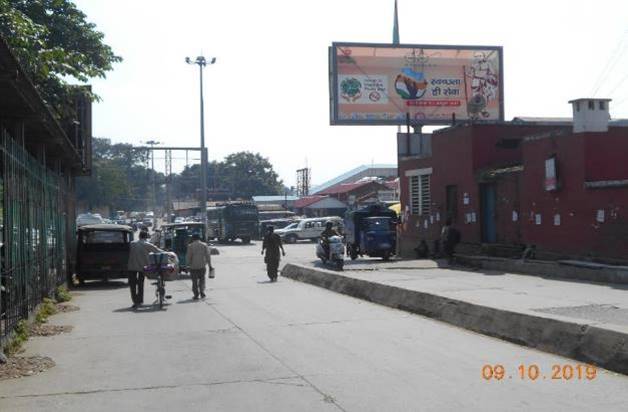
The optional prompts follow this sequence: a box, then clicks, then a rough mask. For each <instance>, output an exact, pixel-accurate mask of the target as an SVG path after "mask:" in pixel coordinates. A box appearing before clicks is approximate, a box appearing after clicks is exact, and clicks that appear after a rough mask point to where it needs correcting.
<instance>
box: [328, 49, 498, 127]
mask: <svg viewBox="0 0 628 412" xmlns="http://www.w3.org/2000/svg"><path fill="white" fill-rule="evenodd" d="M329 66H330V67H329V74H330V83H329V87H330V102H331V106H330V122H331V124H332V125H403V124H406V116H408V115H409V116H410V122H411V123H412V124H421V125H431V124H433V125H439V124H450V123H451V122H452V119H453V118H454V117H455V119H456V120H502V121H503V120H504V98H503V96H504V87H503V54H502V48H501V47H491V46H437V45H392V44H370V43H369V44H367V43H333V44H332V46H331V47H330V48H329Z"/></svg>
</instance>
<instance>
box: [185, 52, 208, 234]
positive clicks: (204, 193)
mask: <svg viewBox="0 0 628 412" xmlns="http://www.w3.org/2000/svg"><path fill="white" fill-rule="evenodd" d="M185 62H186V63H187V64H196V65H198V69H199V75H200V79H201V82H200V94H201V213H202V218H203V223H204V224H205V230H207V150H205V103H204V102H203V69H204V68H205V66H207V65H208V64H214V63H216V58H215V57H211V58H210V59H209V61H208V60H207V59H206V58H205V57H204V56H197V57H196V58H195V59H194V60H192V59H191V58H189V57H186V58H185Z"/></svg>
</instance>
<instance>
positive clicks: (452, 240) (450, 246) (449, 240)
mask: <svg viewBox="0 0 628 412" xmlns="http://www.w3.org/2000/svg"><path fill="white" fill-rule="evenodd" d="M441 242H442V244H443V252H445V256H446V257H447V262H448V263H451V262H452V261H453V257H454V251H455V249H456V245H457V244H458V243H460V232H459V231H458V229H456V228H455V227H453V225H452V221H451V218H447V220H446V221H445V226H443V229H442V230H441Z"/></svg>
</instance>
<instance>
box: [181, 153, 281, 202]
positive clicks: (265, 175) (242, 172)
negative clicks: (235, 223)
mask: <svg viewBox="0 0 628 412" xmlns="http://www.w3.org/2000/svg"><path fill="white" fill-rule="evenodd" d="M207 169H208V171H207V176H208V181H207V186H208V188H209V190H210V191H211V190H226V191H228V192H229V193H230V196H231V197H232V198H245V199H249V198H251V197H252V196H256V195H278V194H283V193H284V187H283V183H282V181H281V180H280V179H279V176H278V175H277V173H276V172H275V171H274V170H273V166H272V164H271V163H270V162H269V161H268V159H267V158H265V157H263V156H262V155H260V154H259V153H251V152H238V153H233V154H230V155H229V156H227V157H226V158H225V159H224V160H222V161H220V162H216V161H214V162H210V163H208V165H207ZM200 171H201V168H200V165H198V164H196V165H192V166H189V167H186V168H185V169H184V170H183V171H182V172H181V173H180V174H178V175H177V176H175V177H174V185H173V186H174V190H175V191H174V194H175V196H176V197H177V198H189V197H191V196H194V197H196V193H197V190H198V188H199V182H200Z"/></svg>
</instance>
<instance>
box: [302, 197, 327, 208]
mask: <svg viewBox="0 0 628 412" xmlns="http://www.w3.org/2000/svg"><path fill="white" fill-rule="evenodd" d="M325 198H327V196H305V197H302V198H300V199H297V201H296V202H294V207H295V208H297V209H300V208H303V207H308V206H310V205H313V204H314V203H316V202H319V201H321V200H323V199H325Z"/></svg>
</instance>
